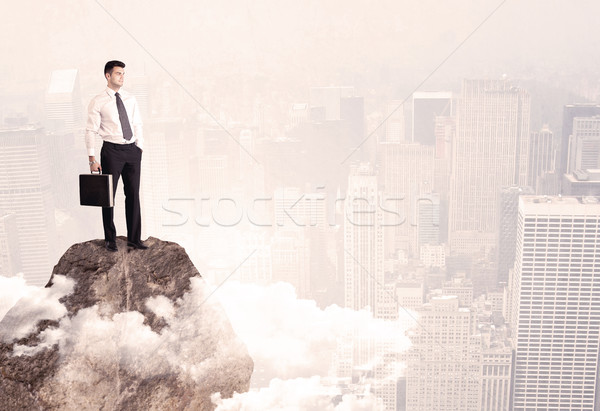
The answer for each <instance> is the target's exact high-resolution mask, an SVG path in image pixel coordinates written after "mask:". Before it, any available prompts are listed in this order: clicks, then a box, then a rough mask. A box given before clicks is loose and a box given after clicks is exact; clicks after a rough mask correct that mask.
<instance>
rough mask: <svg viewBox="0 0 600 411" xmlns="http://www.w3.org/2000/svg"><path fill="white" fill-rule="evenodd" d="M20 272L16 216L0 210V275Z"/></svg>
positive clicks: (9, 275) (10, 275)
mask: <svg viewBox="0 0 600 411" xmlns="http://www.w3.org/2000/svg"><path fill="white" fill-rule="evenodd" d="M19 272H21V255H20V252H19V237H18V231H17V216H16V214H15V213H7V212H5V211H2V210H0V276H3V277H12V276H13V275H15V274H17V273H19Z"/></svg>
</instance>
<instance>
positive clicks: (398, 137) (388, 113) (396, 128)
mask: <svg viewBox="0 0 600 411" xmlns="http://www.w3.org/2000/svg"><path fill="white" fill-rule="evenodd" d="M385 118H387V120H386V121H385V141H387V142H390V143H392V142H393V143H399V142H403V141H405V140H406V138H405V135H406V124H405V120H404V105H403V104H402V101H400V100H392V101H390V102H389V103H388V104H387V105H386V109H385Z"/></svg>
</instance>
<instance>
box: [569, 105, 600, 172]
mask: <svg viewBox="0 0 600 411" xmlns="http://www.w3.org/2000/svg"><path fill="white" fill-rule="evenodd" d="M599 168H600V115H599V116H594V117H575V118H574V119H573V132H572V134H571V136H570V137H569V156H568V165H567V173H573V172H575V171H577V170H595V169H599Z"/></svg>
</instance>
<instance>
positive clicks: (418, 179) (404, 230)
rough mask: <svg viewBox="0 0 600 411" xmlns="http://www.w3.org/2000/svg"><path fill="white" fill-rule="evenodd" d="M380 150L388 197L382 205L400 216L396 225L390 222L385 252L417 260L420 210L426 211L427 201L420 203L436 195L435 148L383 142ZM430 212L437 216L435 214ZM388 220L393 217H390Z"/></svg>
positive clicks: (389, 215)
mask: <svg viewBox="0 0 600 411" xmlns="http://www.w3.org/2000/svg"><path fill="white" fill-rule="evenodd" d="M378 149H379V152H380V157H381V164H382V172H383V185H384V193H385V198H384V202H383V203H382V204H384V208H385V209H387V210H391V211H394V212H396V213H398V215H397V216H396V217H394V218H393V221H388V222H387V223H389V224H390V225H389V226H388V227H386V240H388V244H387V249H386V252H387V253H392V252H394V251H396V250H403V251H406V252H407V253H408V254H411V255H414V256H418V234H417V228H418V224H417V219H418V206H419V205H422V206H423V207H425V205H426V203H427V200H424V201H421V200H420V199H422V198H423V199H424V198H426V196H428V195H430V194H431V193H432V192H433V191H434V186H433V185H434V175H435V164H436V163H435V148H434V147H433V146H425V145H422V144H417V143H405V142H403V143H402V142H401V143H390V142H383V143H380V144H379V148H378ZM438 203H439V202H438ZM430 211H433V212H434V214H435V210H430ZM437 214H438V215H439V207H438V213H437ZM387 216H388V217H390V218H392V217H393V215H392V214H391V213H387ZM430 222H431V221H430ZM430 225H432V224H430ZM421 234H425V232H422V233H421Z"/></svg>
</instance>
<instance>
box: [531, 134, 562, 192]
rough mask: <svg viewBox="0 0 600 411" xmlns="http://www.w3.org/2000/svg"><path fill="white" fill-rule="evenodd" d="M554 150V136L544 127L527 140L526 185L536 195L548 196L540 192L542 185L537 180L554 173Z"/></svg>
mask: <svg viewBox="0 0 600 411" xmlns="http://www.w3.org/2000/svg"><path fill="white" fill-rule="evenodd" d="M555 158H556V149H555V148H554V135H553V133H552V131H551V130H550V129H549V128H548V125H544V127H542V129H541V130H540V131H538V132H533V133H531V138H530V140H529V171H528V172H527V185H528V186H529V187H531V188H533V189H534V190H535V193H536V194H549V193H544V192H542V186H543V184H538V180H540V183H541V181H543V178H544V177H545V176H546V175H547V174H549V173H554V172H555V170H556V168H555Z"/></svg>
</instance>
